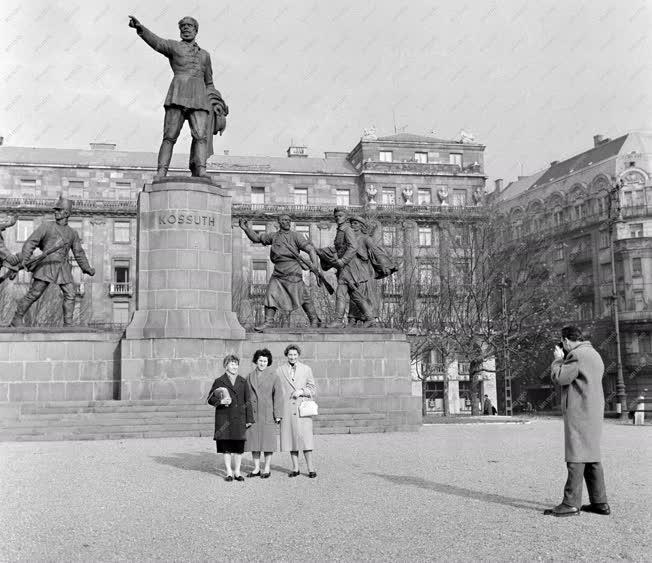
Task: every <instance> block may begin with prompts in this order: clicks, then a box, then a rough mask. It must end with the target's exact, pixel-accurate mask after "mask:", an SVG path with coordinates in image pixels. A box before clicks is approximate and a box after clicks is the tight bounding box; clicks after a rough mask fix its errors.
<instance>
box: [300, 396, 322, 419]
mask: <svg viewBox="0 0 652 563" xmlns="http://www.w3.org/2000/svg"><path fill="white" fill-rule="evenodd" d="M318 414H319V406H318V405H317V403H316V402H315V401H313V400H312V399H307V400H305V401H301V402H300V403H299V416H300V417H301V418H309V417H311V416H317V415H318Z"/></svg>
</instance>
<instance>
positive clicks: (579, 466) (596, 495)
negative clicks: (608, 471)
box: [563, 462, 607, 508]
mask: <svg viewBox="0 0 652 563" xmlns="http://www.w3.org/2000/svg"><path fill="white" fill-rule="evenodd" d="M566 466H567V467H568V479H567V480H566V486H565V487H564V500H563V503H564V504H565V505H566V506H575V507H577V508H580V507H581V506H582V484H583V482H584V481H586V488H587V490H588V491H589V502H590V503H591V504H606V502H607V489H606V487H605V484H604V472H603V471H602V464H601V463H599V462H596V463H567V464H566Z"/></svg>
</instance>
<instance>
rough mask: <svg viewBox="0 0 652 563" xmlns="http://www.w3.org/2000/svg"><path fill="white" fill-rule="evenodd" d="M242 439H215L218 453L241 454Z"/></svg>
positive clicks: (243, 443) (243, 442) (242, 447)
mask: <svg viewBox="0 0 652 563" xmlns="http://www.w3.org/2000/svg"><path fill="white" fill-rule="evenodd" d="M244 445H245V441H244V440H215V447H216V449H217V453H218V454H243V453H244Z"/></svg>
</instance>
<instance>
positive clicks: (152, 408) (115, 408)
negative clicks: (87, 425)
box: [19, 401, 370, 418]
mask: <svg viewBox="0 0 652 563" xmlns="http://www.w3.org/2000/svg"><path fill="white" fill-rule="evenodd" d="M211 409H212V407H211V406H210V405H208V404H206V403H204V402H201V403H174V404H167V405H137V404H121V401H115V402H114V404H112V405H91V406H89V405H70V404H69V403H68V402H65V403H58V404H57V403H54V404H52V405H43V404H23V405H21V406H20V409H19V412H20V416H21V418H23V417H26V416H30V415H58V414H86V413H97V414H100V413H102V414H103V413H149V412H157V413H158V412H161V413H163V412H195V411H205V410H208V411H209V412H211ZM319 410H320V413H321V414H324V415H331V414H333V415H335V414H369V412H370V411H369V409H368V408H360V407H358V408H355V407H351V408H349V407H322V406H321V405H320V408H319Z"/></svg>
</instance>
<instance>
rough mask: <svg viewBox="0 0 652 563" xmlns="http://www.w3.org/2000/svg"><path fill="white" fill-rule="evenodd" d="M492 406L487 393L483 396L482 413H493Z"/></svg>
mask: <svg viewBox="0 0 652 563" xmlns="http://www.w3.org/2000/svg"><path fill="white" fill-rule="evenodd" d="M493 411H494V408H493V405H492V404H491V399H490V398H489V395H485V396H484V410H483V412H484V414H489V415H491V414H494V412H493Z"/></svg>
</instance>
